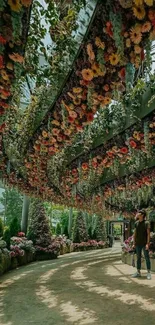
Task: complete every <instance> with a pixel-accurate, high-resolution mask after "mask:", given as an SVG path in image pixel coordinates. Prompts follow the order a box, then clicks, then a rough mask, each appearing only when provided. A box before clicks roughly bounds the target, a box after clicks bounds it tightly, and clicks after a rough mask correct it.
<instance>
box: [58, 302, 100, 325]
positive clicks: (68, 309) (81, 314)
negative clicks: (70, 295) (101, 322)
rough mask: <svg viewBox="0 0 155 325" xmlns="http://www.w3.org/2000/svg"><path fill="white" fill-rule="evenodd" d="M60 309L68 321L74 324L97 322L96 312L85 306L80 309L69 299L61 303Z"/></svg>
mask: <svg viewBox="0 0 155 325" xmlns="http://www.w3.org/2000/svg"><path fill="white" fill-rule="evenodd" d="M60 310H61V312H62V314H64V315H66V316H67V321H68V322H71V323H72V324H78V325H86V324H88V325H89V324H97V323H96V321H97V318H96V316H95V312H93V311H91V310H89V309H87V308H85V309H83V310H80V309H79V308H78V307H77V306H75V305H73V304H72V302H70V301H68V302H66V303H63V304H61V306H60Z"/></svg>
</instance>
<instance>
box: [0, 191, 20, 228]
mask: <svg viewBox="0 0 155 325" xmlns="http://www.w3.org/2000/svg"><path fill="white" fill-rule="evenodd" d="M0 202H1V203H2V204H3V206H4V207H5V224H6V225H8V226H9V225H10V223H11V221H12V220H13V219H14V218H15V217H17V219H18V221H19V223H20V222H21V218H22V204H23V197H22V195H21V194H20V193H18V192H17V191H16V190H15V189H6V190H5V191H4V192H3V193H2V197H1V198H0Z"/></svg>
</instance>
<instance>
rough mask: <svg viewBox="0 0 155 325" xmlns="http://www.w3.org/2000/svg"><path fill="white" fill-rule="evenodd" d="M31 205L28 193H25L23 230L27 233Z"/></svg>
mask: <svg viewBox="0 0 155 325" xmlns="http://www.w3.org/2000/svg"><path fill="white" fill-rule="evenodd" d="M29 205H30V199H29V198H28V197H27V196H26V195H24V197H23V208H22V221H21V231H23V232H24V233H25V234H26V233H27V226H28V215H29Z"/></svg>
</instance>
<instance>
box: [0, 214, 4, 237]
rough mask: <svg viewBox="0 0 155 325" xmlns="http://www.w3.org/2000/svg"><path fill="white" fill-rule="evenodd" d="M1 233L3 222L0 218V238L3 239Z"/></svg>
mask: <svg viewBox="0 0 155 325" xmlns="http://www.w3.org/2000/svg"><path fill="white" fill-rule="evenodd" d="M3 231H4V226H3V221H2V219H1V218H0V237H3Z"/></svg>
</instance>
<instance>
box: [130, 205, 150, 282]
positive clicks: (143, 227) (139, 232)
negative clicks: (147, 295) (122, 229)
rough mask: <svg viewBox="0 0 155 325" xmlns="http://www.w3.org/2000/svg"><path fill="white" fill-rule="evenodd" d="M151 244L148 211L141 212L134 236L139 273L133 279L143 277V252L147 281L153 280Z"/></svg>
mask: <svg viewBox="0 0 155 325" xmlns="http://www.w3.org/2000/svg"><path fill="white" fill-rule="evenodd" d="M149 243H150V224H149V222H148V221H146V211H145V210H140V211H139V212H138V213H137V214H136V223H135V230H134V235H133V249H135V250H136V254H137V272H136V273H135V274H133V275H132V277H133V278H139V277H141V257H142V251H143V253H144V257H145V260H146V266H147V279H148V280H151V263H150V256H149Z"/></svg>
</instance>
